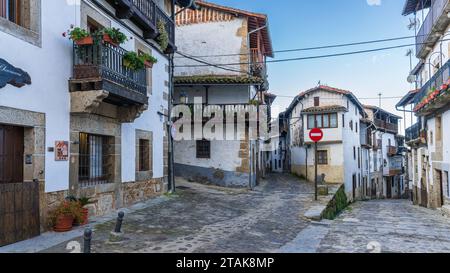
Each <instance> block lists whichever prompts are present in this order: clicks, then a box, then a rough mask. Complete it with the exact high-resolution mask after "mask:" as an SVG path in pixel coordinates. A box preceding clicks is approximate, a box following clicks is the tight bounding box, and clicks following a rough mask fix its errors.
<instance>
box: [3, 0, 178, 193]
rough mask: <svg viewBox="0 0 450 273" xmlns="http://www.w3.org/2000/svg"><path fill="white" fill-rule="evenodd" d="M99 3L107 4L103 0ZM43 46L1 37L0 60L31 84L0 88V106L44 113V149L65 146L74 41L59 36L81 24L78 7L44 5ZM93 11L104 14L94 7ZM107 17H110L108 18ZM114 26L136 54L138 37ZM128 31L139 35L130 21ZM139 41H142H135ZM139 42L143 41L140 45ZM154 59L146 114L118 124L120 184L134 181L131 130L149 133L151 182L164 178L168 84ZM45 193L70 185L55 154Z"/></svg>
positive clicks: (161, 61) (162, 64)
mask: <svg viewBox="0 0 450 273" xmlns="http://www.w3.org/2000/svg"><path fill="white" fill-rule="evenodd" d="M102 2H103V3H105V2H104V1H103V0H102ZM41 3H42V47H41V48H40V47H36V46H34V45H31V44H29V43H27V42H25V41H23V40H20V39H18V38H16V37H13V36H11V35H8V34H5V33H3V32H0V57H1V58H4V59H6V60H7V61H9V62H10V63H11V64H12V65H14V66H16V67H19V68H22V69H23V70H25V71H26V72H28V73H29V74H30V76H31V78H32V84H31V85H29V86H24V87H23V88H20V89H18V88H15V87H12V86H10V85H7V86H6V87H5V88H2V89H0V105H1V106H7V107H12V108H18V109H23V110H29V111H35V112H42V113H45V115H46V139H45V141H46V145H45V146H46V147H53V146H54V143H55V141H58V140H65V141H69V138H70V137H69V130H70V129H69V126H70V125H69V124H70V94H69V91H68V80H69V78H70V77H71V76H72V58H73V57H72V54H73V47H72V42H71V41H70V40H69V39H68V38H64V37H62V35H61V34H62V33H63V32H65V31H67V29H68V28H69V26H70V25H71V24H74V25H75V26H78V25H79V24H80V6H79V5H68V4H67V1H42V2H41ZM90 6H91V7H92V8H94V9H95V10H97V11H98V12H100V13H102V14H103V15H104V16H106V14H104V13H103V12H101V11H100V10H99V9H97V8H96V7H95V6H93V5H90ZM106 17H108V16H106ZM109 19H110V20H111V21H112V24H111V25H112V27H117V28H120V29H121V31H122V32H124V33H125V34H126V35H127V36H128V37H133V39H130V40H129V41H128V42H126V43H125V44H124V45H122V47H124V48H125V49H127V50H135V43H136V41H138V40H139V38H138V37H136V36H135V35H133V34H132V33H131V32H129V31H127V30H126V29H125V28H124V27H123V26H122V25H120V24H118V23H117V22H115V21H114V20H113V19H112V18H109ZM128 24H129V26H130V27H132V28H133V29H134V30H136V31H138V33H141V31H140V30H139V29H138V28H137V27H136V26H134V25H132V24H131V23H130V22H128ZM139 41H141V40H139ZM141 42H142V41H141ZM152 54H153V55H154V56H155V57H156V58H157V59H158V63H157V64H155V65H154V68H153V70H152V95H151V96H150V100H149V110H147V111H146V112H144V113H143V114H142V116H141V117H140V118H139V119H137V120H136V121H135V122H134V123H132V124H123V125H122V181H134V180H135V164H136V162H135V157H136V144H135V137H136V136H135V130H136V129H141V130H146V131H152V132H153V173H154V177H155V178H160V177H162V176H163V136H164V135H165V128H163V120H162V119H160V116H159V115H158V114H157V112H158V111H161V106H163V109H167V106H168V105H167V101H164V100H163V92H168V87H167V86H166V85H165V83H166V81H168V80H169V75H168V72H166V65H168V60H167V58H166V57H165V56H163V55H161V54H160V53H158V52H157V51H156V50H152ZM45 157H46V158H45V180H46V184H45V191H46V192H53V191H60V190H66V189H68V186H69V161H61V162H56V161H55V160H54V153H53V152H48V151H47V149H46V154H45Z"/></svg>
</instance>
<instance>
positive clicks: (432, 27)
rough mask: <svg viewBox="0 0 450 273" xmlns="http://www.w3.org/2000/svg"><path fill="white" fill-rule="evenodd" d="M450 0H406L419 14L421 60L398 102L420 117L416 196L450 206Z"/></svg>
mask: <svg viewBox="0 0 450 273" xmlns="http://www.w3.org/2000/svg"><path fill="white" fill-rule="evenodd" d="M449 12H450V3H449V1H448V0H431V1H421V0H415V1H414V0H407V1H406V2H405V8H404V10H403V15H405V16H414V20H416V21H417V19H418V18H421V20H420V22H421V24H417V25H416V29H415V31H416V33H417V37H416V43H417V46H416V52H415V53H416V57H417V59H418V64H417V65H416V66H415V67H414V69H413V70H412V71H411V72H410V75H409V77H408V79H409V81H410V82H412V83H413V84H414V85H415V87H416V88H415V89H414V90H413V91H410V92H408V93H407V94H406V95H405V96H404V97H403V99H402V100H401V101H400V102H399V103H398V104H397V107H398V108H403V110H404V111H409V112H413V113H414V114H415V117H416V120H417V122H416V123H415V124H413V125H412V126H411V127H409V128H408V129H406V143H407V145H408V146H409V148H410V150H409V151H408V160H407V161H408V164H409V169H410V172H409V180H410V181H411V182H412V194H413V202H414V204H416V205H421V206H423V207H428V208H443V209H444V211H446V212H450V209H449V205H450V203H449V202H450V182H449V179H450V178H449V171H450V126H449V124H450V89H449V84H450V81H449V80H450V78H449V76H450V72H449V71H450V69H449V68H450V57H449V56H450V54H449V53H450V43H449V41H448V36H449V33H450V18H449V16H448V14H449Z"/></svg>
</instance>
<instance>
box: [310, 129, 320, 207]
mask: <svg viewBox="0 0 450 273" xmlns="http://www.w3.org/2000/svg"><path fill="white" fill-rule="evenodd" d="M309 138H310V139H311V141H313V142H314V175H315V176H314V183H315V192H314V200H316V201H317V183H318V181H317V159H318V158H317V142H319V141H321V140H322V139H323V131H322V130H321V129H319V128H314V129H312V130H311V131H310V132H309Z"/></svg>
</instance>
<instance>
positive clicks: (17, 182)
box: [0, 125, 40, 246]
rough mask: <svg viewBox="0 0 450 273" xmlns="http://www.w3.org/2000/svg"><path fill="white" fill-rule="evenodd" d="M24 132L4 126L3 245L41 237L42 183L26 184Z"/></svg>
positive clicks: (0, 144)
mask: <svg viewBox="0 0 450 273" xmlns="http://www.w3.org/2000/svg"><path fill="white" fill-rule="evenodd" d="M23 158H24V129H23V128H21V127H15V126H9V125H0V246H3V245H7V244H11V243H15V242H18V241H22V240H25V239H28V238H31V237H34V236H37V235H39V231H40V230H39V225H40V224H39V184H38V183H37V182H36V183H35V182H26V183H25V182H23Z"/></svg>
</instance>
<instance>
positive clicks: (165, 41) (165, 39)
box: [156, 20, 169, 51]
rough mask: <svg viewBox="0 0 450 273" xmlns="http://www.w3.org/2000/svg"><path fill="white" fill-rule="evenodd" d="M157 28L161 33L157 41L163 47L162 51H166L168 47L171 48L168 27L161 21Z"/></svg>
mask: <svg viewBox="0 0 450 273" xmlns="http://www.w3.org/2000/svg"><path fill="white" fill-rule="evenodd" d="M156 28H157V29H158V32H159V35H158V37H157V39H156V41H157V42H158V44H159V46H160V47H161V50H162V51H166V49H167V47H168V46H169V34H168V33H167V30H166V25H165V24H164V22H163V21H162V20H159V21H158V23H156Z"/></svg>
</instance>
